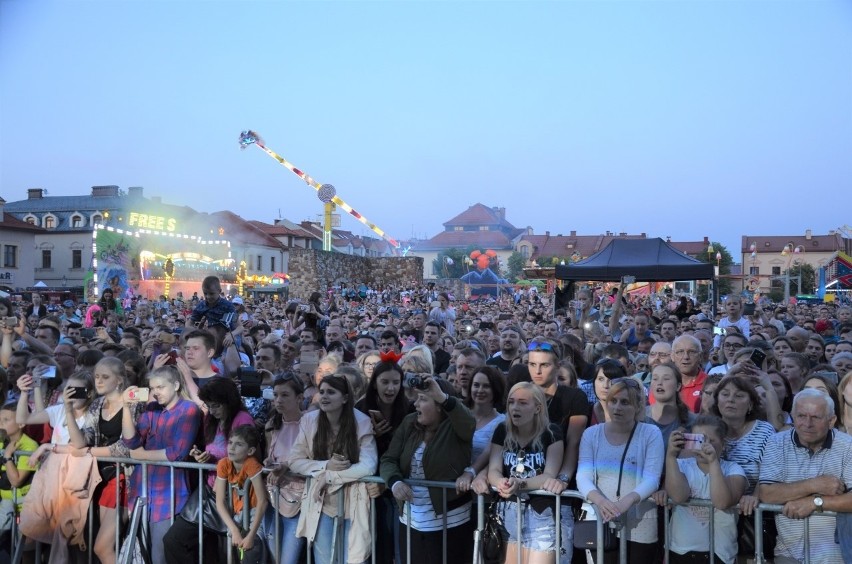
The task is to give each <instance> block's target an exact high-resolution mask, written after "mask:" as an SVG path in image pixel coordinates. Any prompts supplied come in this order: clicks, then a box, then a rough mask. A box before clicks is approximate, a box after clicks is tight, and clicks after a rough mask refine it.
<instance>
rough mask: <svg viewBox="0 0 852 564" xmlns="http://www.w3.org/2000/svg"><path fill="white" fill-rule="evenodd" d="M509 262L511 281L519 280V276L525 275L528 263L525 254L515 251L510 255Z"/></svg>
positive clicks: (509, 277)
mask: <svg viewBox="0 0 852 564" xmlns="http://www.w3.org/2000/svg"><path fill="white" fill-rule="evenodd" d="M507 264H508V266H509V270H508V273H507V274H508V276H507V278H508V279H509V281H511V282H517V281H518V279H519V278H521V277H523V275H524V267H525V266H526V265H527V260H526V259H525V258H524V255H522V254H521V253H519V252H518V251H514V252H513V253H512V254H511V255H509V260H508V261H507Z"/></svg>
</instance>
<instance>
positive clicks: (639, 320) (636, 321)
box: [633, 315, 648, 335]
mask: <svg viewBox="0 0 852 564" xmlns="http://www.w3.org/2000/svg"><path fill="white" fill-rule="evenodd" d="M633 326H634V327H635V328H636V334H637V335H644V334H645V331H647V330H648V318H647V317H645V316H644V315H637V316H636V317H635V318H633Z"/></svg>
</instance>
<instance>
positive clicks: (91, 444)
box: [67, 357, 143, 564]
mask: <svg viewBox="0 0 852 564" xmlns="http://www.w3.org/2000/svg"><path fill="white" fill-rule="evenodd" d="M126 382H127V377H126V374H125V372H124V364H123V363H122V362H121V361H120V360H119V359H117V358H114V357H106V358H103V359H101V360H100V361H99V362H98V363H97V364H96V365H95V385H94V389H95V391H96V392H97V394H98V397H97V398H95V400H94V401H92V403H91V404H90V405H89V408H88V410H87V413H88V415H89V423H90V425H88V426H84V427H83V428H82V429H81V428H80V427H78V426H77V422H76V421H75V420H73V419H71V418H70V417H69V418H67V424H68V432H69V435H70V438H71V443H70V444H71V446H73V447H74V449H73V450H72V454H73V455H74V456H84V455H86V454H91V455H92V456H94V457H96V458H97V457H101V456H108V457H119V458H121V457H128V456H130V451H129V449H128V448H127V447H126V446H124V443H123V442H122V441H121V410H122V407H123V402H122V400H121V392H122V391H124V388H125V387H126V386H125V384H126ZM142 407H143V406H142V404H135V405H134V413H133V417H134V421H135V420H136V419H138V418H139V415H140V414H141V412H142ZM98 471H99V472H100V475H101V480H102V482H101V483H100V484H98V487H97V488H96V489H95V497H94V500H95V502H96V503H97V504H98V506H99V508H100V511H99V517H100V520H99V522H100V526H99V527H98V533H97V537H96V538H95V546H94V550H95V554H96V555H97V557H98V559H99V560H100V561H101V562H102V563H103V564H107V563H111V562H115V524H116V523H115V522H116V515H115V512H116V507H125V506H126V505H127V503H126V502H127V486H126V483H125V479H124V475H123V474H122V475H120V476H116V471H115V464H114V463H112V462H98ZM119 483H120V489H121V500H120V502H118V503H116V500H117V498H118V489H119V485H118V484H119Z"/></svg>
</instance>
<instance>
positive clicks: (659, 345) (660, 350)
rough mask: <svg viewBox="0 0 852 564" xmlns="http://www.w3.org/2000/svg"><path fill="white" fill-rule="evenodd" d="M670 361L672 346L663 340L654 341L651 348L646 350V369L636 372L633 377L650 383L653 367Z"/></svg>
mask: <svg viewBox="0 0 852 564" xmlns="http://www.w3.org/2000/svg"><path fill="white" fill-rule="evenodd" d="M671 361H672V346H671V344H669V343H667V342H665V341H658V342H656V343H654V346H652V347H651V350H650V351H648V370H646V371H645V372H637V373H636V374H635V375H634V377H635V378H639V379H640V380H642V383H643V384H650V383H651V372H653V370H654V368H655V367H657V366H659V365H661V364H664V363H666V362H671Z"/></svg>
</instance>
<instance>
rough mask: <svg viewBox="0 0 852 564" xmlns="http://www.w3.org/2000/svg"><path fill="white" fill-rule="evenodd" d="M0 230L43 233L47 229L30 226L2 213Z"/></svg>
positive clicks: (8, 214)
mask: <svg viewBox="0 0 852 564" xmlns="http://www.w3.org/2000/svg"><path fill="white" fill-rule="evenodd" d="M0 229H15V230H17V231H32V232H33V233H44V232H47V229H44V228H41V227H38V226H36V225H31V224H29V223H27V222H26V221H21V220H20V219H18V218H17V217H15V216H14V215H12V214H10V213H5V212H4V213H3V221H2V222H0Z"/></svg>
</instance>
